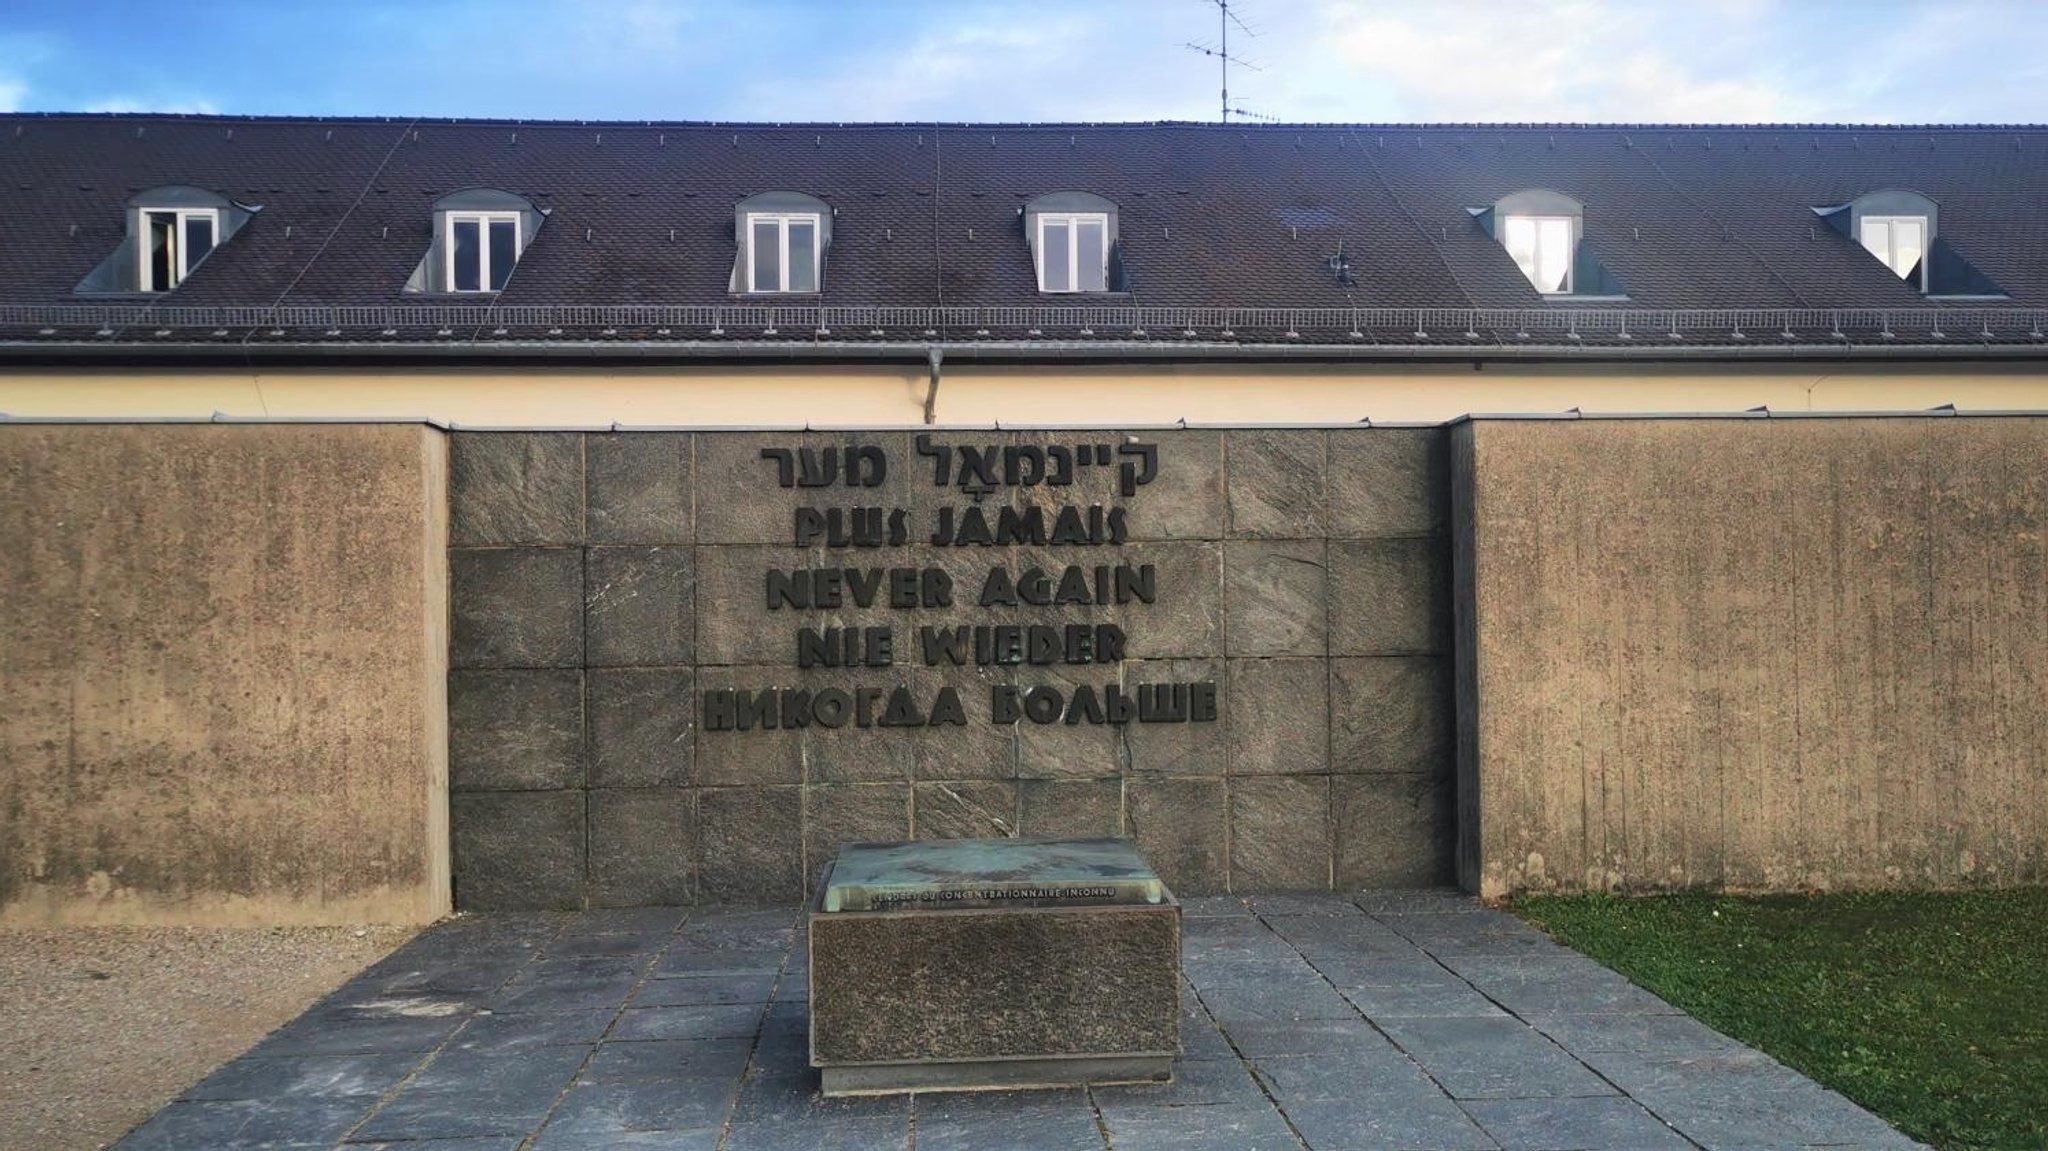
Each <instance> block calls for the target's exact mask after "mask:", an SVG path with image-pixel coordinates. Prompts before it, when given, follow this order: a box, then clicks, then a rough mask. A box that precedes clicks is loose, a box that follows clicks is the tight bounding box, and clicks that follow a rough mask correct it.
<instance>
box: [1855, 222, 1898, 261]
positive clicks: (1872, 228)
mask: <svg viewBox="0 0 2048 1151" xmlns="http://www.w3.org/2000/svg"><path fill="white" fill-rule="evenodd" d="M1861 231H1862V237H1861V238H1862V240H1863V247H1864V248H1865V249H1867V250H1868V251H1869V252H1870V254H1871V255H1873V256H1876V257H1877V258H1878V259H1880V260H1883V261H1884V262H1885V263H1887V264H1889V263H1891V262H1892V225H1891V221H1889V220H1872V219H1867V218H1866V219H1865V220H1864V221H1863V227H1862V229H1861Z"/></svg>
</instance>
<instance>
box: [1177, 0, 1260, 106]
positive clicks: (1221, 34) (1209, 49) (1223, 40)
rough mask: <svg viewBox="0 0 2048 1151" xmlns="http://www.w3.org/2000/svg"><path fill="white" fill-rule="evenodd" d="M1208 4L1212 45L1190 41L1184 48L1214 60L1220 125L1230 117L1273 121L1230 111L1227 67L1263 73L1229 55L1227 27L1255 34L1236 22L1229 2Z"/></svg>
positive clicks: (1246, 33)
mask: <svg viewBox="0 0 2048 1151" xmlns="http://www.w3.org/2000/svg"><path fill="white" fill-rule="evenodd" d="M1209 3H1211V4H1214V5H1215V6H1216V33H1217V34H1216V42H1215V43H1214V44H1211V43H1209V42H1207V41H1199V42H1198V41H1194V40H1190V41H1188V42H1187V44H1186V47H1187V48H1188V49H1190V50H1191V51H1195V52H1200V53H1201V54H1202V55H1204V56H1213V57H1215V58H1216V66H1217V68H1218V69H1219V70H1220V71H1221V72H1222V77H1223V91H1222V96H1223V101H1222V107H1223V122H1224V123H1225V124H1228V123H1230V117H1231V116H1233V115H1235V116H1237V117H1239V118H1240V119H1246V120H1270V119H1272V118H1273V117H1271V116H1261V115H1259V114H1258V113H1256V112H1247V111H1245V110H1244V109H1243V108H1233V107H1231V106H1230V66H1231V65H1232V64H1235V65H1237V66H1238V67H1240V68H1249V69H1251V70H1252V71H1254V72H1259V71H1263V70H1264V69H1261V68H1260V67H1259V66H1258V65H1257V64H1254V63H1252V62H1251V61H1249V60H1241V59H1239V58H1237V57H1236V56H1232V55H1231V54H1230V26H1231V25H1232V24H1235V25H1237V28H1238V31H1240V32H1243V33H1244V34H1245V35H1247V36H1257V35H1258V33H1257V32H1254V31H1252V27H1251V25H1249V24H1247V23H1245V22H1244V21H1243V20H1241V19H1239V18H1238V15H1237V13H1235V12H1232V11H1231V10H1230V0H1209Z"/></svg>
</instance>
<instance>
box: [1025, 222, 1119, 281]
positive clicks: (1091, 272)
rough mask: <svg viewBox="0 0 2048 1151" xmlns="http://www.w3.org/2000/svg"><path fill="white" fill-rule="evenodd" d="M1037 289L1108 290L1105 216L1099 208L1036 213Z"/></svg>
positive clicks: (1107, 238) (1107, 243)
mask: <svg viewBox="0 0 2048 1151" xmlns="http://www.w3.org/2000/svg"><path fill="white" fill-rule="evenodd" d="M1038 290H1039V291H1041V292H1106V291H1108V290H1109V217H1108V216H1106V215H1104V214H1102V213H1100V212H1042V213H1040V214H1039V217H1038Z"/></svg>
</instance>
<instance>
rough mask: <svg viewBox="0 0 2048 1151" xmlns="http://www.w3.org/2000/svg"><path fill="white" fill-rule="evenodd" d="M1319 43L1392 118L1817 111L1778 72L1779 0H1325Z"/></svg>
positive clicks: (1679, 117)
mask: <svg viewBox="0 0 2048 1151" xmlns="http://www.w3.org/2000/svg"><path fill="white" fill-rule="evenodd" d="M1319 15H1320V17H1321V21H1322V25H1323V30H1322V35H1321V42H1322V43H1324V44H1326V45H1327V46H1328V51H1329V53H1330V54H1331V55H1332V56H1334V58H1335V61H1336V62H1337V64H1338V65H1339V66H1340V68H1341V69H1342V71H1343V72H1345V73H1348V75H1349V77H1350V79H1351V81H1352V83H1353V84H1359V83H1364V84H1366V85H1369V86H1371V87H1375V88H1378V89H1380V90H1381V91H1382V93H1383V96H1384V99H1385V101H1386V102H1387V103H1388V105H1389V108H1388V111H1389V112H1390V113H1391V115H1392V116H1393V117H1395V118H1401V119H1426V120H1495V121H1498V120H1507V121H1532V120H1556V121H1583V120H1603V121H1703V120H1704V121H1764V120H1795V119H1801V118H1806V117H1809V116H1812V115H1813V114H1814V113H1815V111H1816V110H1817V109H1816V105H1815V103H1814V102H1813V101H1812V100H1810V99H1808V98H1807V97H1806V96H1805V95H1804V94H1802V93H1801V92H1799V91H1796V90H1792V89H1789V88H1787V87H1786V86H1784V85H1782V84H1781V83H1779V82H1777V81H1776V80H1774V79H1773V78H1772V77H1771V76H1770V75H1769V73H1768V71H1766V70H1765V69H1764V68H1763V67H1762V66H1761V62H1762V61H1766V60H1768V56H1767V54H1764V53H1761V52H1759V51H1758V45H1759V43H1760V42H1761V41H1763V40H1764V39H1766V38H1767V37H1769V36H1771V35H1772V34H1774V32H1775V31H1777V30H1778V29H1777V28H1775V27H1774V25H1776V24H1777V23H1778V22H1779V21H1781V20H1782V18H1783V14H1782V12H1781V11H1780V10H1779V9H1778V6H1777V5H1776V4H1775V3H1774V2H1773V0H1711V2H1705V3H1694V4H1692V5H1689V6H1685V7H1681V6H1679V5H1677V4H1657V5H1645V4H1642V3H1639V2H1631V0H1549V2H1547V3H1537V2H1524V3H1518V4H1512V5H1507V4H1499V3H1482V2H1480V0H1374V2H1372V3H1369V4H1368V3H1359V2H1357V0H1330V2H1328V3H1325V4H1324V5H1323V6H1322V8H1321V10H1320V12H1319Z"/></svg>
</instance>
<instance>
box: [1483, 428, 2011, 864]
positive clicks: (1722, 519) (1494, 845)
mask: <svg viewBox="0 0 2048 1151" xmlns="http://www.w3.org/2000/svg"><path fill="white" fill-rule="evenodd" d="M1453 456H1454V461H1455V462H1454V474H1455V475H1456V476H1457V482H1456V484H1455V485H1454V486H1455V488H1456V501H1457V504H1458V507H1457V509H1456V513H1457V521H1458V522H1457V525H1456V528H1455V530H1454V533H1453V535H1454V540H1455V543H1454V550H1455V552H1456V553H1457V561H1456V567H1457V569H1458V583H1459V585H1460V592H1459V594H1458V595H1457V596H1456V598H1457V600H1458V601H1459V602H1458V614H1459V619H1458V627H1457V631H1458V633H1459V641H1460V649H1461V667H1460V669H1459V679H1460V683H1459V691H1460V696H1461V700H1460V710H1461V721H1462V722H1463V723H1464V725H1465V728H1466V732H1465V734H1466V737H1467V738H1466V740H1465V746H1463V747H1461V748H1460V755H1461V759H1462V760H1463V764H1462V768H1461V771H1460V781H1461V784H1462V785H1463V787H1462V788H1461V792H1462V794H1461V795H1460V805H1461V807H1462V808H1464V809H1465V810H1464V819H1463V820H1462V821H1461V827H1460V838H1461V850H1460V857H1461V865H1462V867H1461V875H1462V876H1463V877H1464V878H1465V881H1466V882H1467V884H1468V885H1474V884H1476V886H1478V887H1479V888H1480V889H1481V890H1482V891H1483V892H1484V893H1485V894H1488V895H1501V894H1506V893H1509V892H1515V891H1526V890H1549V889H1562V890H1581V889H1591V890H1604V889H1614V888H1624V889H1645V888H1662V887H1729V888H1749V889H1770V890H1784V889H1804V888H1865V887H1886V886H1949V885H1965V884H2005V883H2021V882H2038V881H2040V880H2041V879H2042V878H2043V877H2044V876H2048V419H2043V418H2020V417H2013V418H1991V417H1983V418H1954V419H1934V418H1918V419H1828V420H1721V421H1711V420H1707V421H1703V420H1664V421H1596V420H1585V421H1571V420H1564V421H1475V422H1473V423H1471V424H1468V425H1464V426H1462V427H1460V428H1458V429H1456V430H1455V433H1454V436H1453ZM1467 588H1469V598H1468V595H1467V591H1466V589H1467ZM1473 805H1476V810H1474V806H1473ZM1475 821H1476V822H1475Z"/></svg>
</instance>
